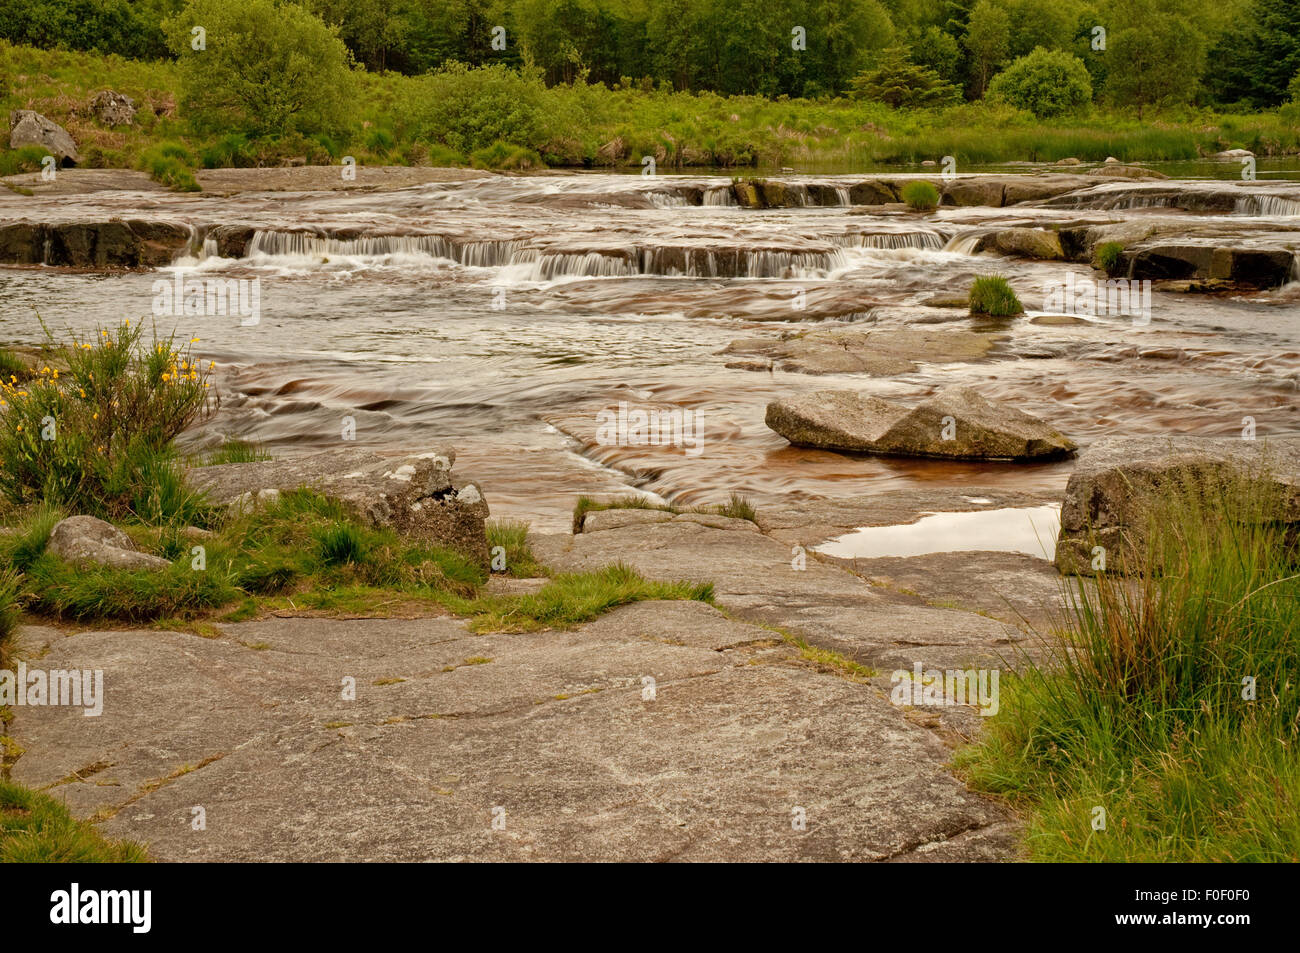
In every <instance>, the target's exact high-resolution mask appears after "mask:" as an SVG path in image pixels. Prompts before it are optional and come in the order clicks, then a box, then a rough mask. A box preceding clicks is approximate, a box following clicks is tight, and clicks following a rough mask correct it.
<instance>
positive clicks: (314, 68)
mask: <svg viewBox="0 0 1300 953" xmlns="http://www.w3.org/2000/svg"><path fill="white" fill-rule="evenodd" d="M196 24H198V25H201V26H202V27H203V29H204V30H205V31H206V35H205V43H206V48H205V49H202V50H194V49H193V48H192V46H191V39H192V36H191V32H190V30H191V28H192V27H194V26H195V25H196ZM163 31H164V32H165V33H166V35H167V40H168V44H169V45H170V47H171V49H172V52H173V53H175V54H176V55H177V57H178V58H179V60H180V69H181V83H182V91H183V92H182V99H181V105H182V107H183V108H184V109H185V112H186V115H187V117H188V118H189V120H190V122H191V124H192V125H194V126H195V128H197V129H202V130H208V129H212V130H218V129H219V130H223V131H226V132H232V131H233V132H243V133H246V134H250V135H253V136H259V135H268V134H275V135H286V134H291V133H295V132H297V133H307V134H312V133H316V132H328V131H331V130H334V129H337V128H340V127H341V126H342V125H343V122H344V119H345V116H346V110H347V109H348V103H349V101H350V94H351V90H352V77H351V74H350V72H349V66H350V64H351V55H350V54H349V53H348V51H347V48H346V47H345V46H344V45H343V41H342V40H340V39H339V37H338V33H337V32H336V31H335V30H333V29H331V28H330V27H327V26H326V25H325V24H324V23H323V22H321V20H320V19H319V18H318V17H316V16H314V15H313V14H312V13H310V12H309V11H308V10H307V9H305V8H304V7H301V6H298V5H297V4H292V3H285V4H279V3H275V2H273V0H190V3H189V4H188V5H187V6H186V7H185V8H184V9H183V10H181V11H180V12H179V13H177V14H176V15H175V16H173V17H171V18H169V19H168V20H165V21H164V22H163Z"/></svg>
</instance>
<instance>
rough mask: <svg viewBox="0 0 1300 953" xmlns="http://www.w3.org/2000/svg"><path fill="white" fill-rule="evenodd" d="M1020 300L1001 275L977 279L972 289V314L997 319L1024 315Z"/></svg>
mask: <svg viewBox="0 0 1300 953" xmlns="http://www.w3.org/2000/svg"><path fill="white" fill-rule="evenodd" d="M1024 310H1025V309H1024V308H1023V307H1022V306H1021V304H1020V299H1019V298H1017V297H1016V293H1015V292H1014V291H1012V290H1011V285H1010V284H1008V283H1007V279H1006V278H1003V277H1002V276H1001V275H985V276H983V277H981V278H976V279H975V283H974V284H973V285H971V289H970V313H971V314H987V315H990V316H991V317H995V318H1004V317H1009V316H1010V315H1013V314H1023V313H1024Z"/></svg>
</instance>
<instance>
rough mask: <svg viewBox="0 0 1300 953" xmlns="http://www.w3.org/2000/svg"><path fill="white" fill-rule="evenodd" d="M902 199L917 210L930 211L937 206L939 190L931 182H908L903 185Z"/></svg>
mask: <svg viewBox="0 0 1300 953" xmlns="http://www.w3.org/2000/svg"><path fill="white" fill-rule="evenodd" d="M902 195H903V201H904V202H906V203H907V207H908V208H910V209H914V210H916V211H918V212H930V211H933V210H934V209H936V208H938V207H939V190H938V189H937V188H935V187H934V184H933V183H931V182H923V181H916V182H908V183H907V184H906V185H905V186H903V192H902Z"/></svg>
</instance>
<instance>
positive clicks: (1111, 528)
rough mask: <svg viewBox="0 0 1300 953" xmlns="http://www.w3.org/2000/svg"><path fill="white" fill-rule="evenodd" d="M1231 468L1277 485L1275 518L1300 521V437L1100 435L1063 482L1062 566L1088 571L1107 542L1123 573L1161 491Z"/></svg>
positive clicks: (1220, 475) (1217, 478)
mask: <svg viewBox="0 0 1300 953" xmlns="http://www.w3.org/2000/svg"><path fill="white" fill-rule="evenodd" d="M1233 474H1238V475H1246V476H1247V477H1249V478H1252V479H1255V480H1259V481H1263V482H1267V483H1269V484H1271V485H1272V486H1273V487H1274V488H1275V489H1276V491H1277V493H1278V500H1279V505H1280V507H1281V511H1280V512H1278V513H1276V514H1273V515H1274V516H1275V518H1277V519H1279V520H1280V521H1283V522H1286V523H1291V524H1294V525H1296V526H1298V527H1300V438H1295V437H1290V438H1277V439H1273V440H1268V441H1264V440H1242V439H1240V438H1238V437H1184V436H1178V437H1164V438H1161V437H1105V438H1103V439H1101V440H1098V441H1097V442H1096V443H1094V444H1093V445H1092V446H1090V447H1089V448H1088V449H1087V450H1086V451H1085V452H1084V453H1083V454H1081V455H1080V456H1079V459H1078V462H1077V463H1076V465H1075V469H1074V473H1073V475H1071V477H1070V482H1069V484H1068V485H1067V486H1066V488H1065V500H1064V503H1063V504H1062V506H1061V531H1060V536H1059V538H1058V539H1057V543H1056V566H1057V568H1058V569H1060V570H1061V571H1062V572H1065V573H1077V574H1083V575H1090V574H1092V573H1093V572H1094V570H1093V568H1092V567H1093V562H1094V552H1093V550H1094V547H1102V548H1103V549H1104V550H1105V568H1106V570H1107V571H1109V572H1115V571H1118V572H1123V571H1125V568H1126V567H1127V566H1130V564H1131V563H1132V560H1133V559H1134V558H1135V556H1136V555H1138V554H1140V553H1141V552H1142V551H1143V547H1144V546H1145V532H1146V524H1147V521H1148V520H1149V519H1150V514H1151V508H1152V503H1153V500H1154V497H1155V495H1156V494H1158V493H1160V492H1161V491H1163V490H1165V489H1167V488H1169V487H1172V486H1177V485H1182V486H1184V487H1189V488H1195V487H1197V486H1201V487H1206V488H1209V487H1213V486H1215V485H1218V484H1221V483H1222V482H1223V481H1224V480H1226V479H1228V478H1230V477H1231V476H1232V475H1233ZM1097 568H1101V565H1100V563H1098V567H1097Z"/></svg>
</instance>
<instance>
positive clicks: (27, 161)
mask: <svg viewBox="0 0 1300 953" xmlns="http://www.w3.org/2000/svg"><path fill="white" fill-rule="evenodd" d="M47 155H49V151H48V150H46V149H43V148H42V147H40V146H23V147H22V148H21V149H5V150H3V151H0V175H18V174H19V173H20V172H39V171H40V169H41V162H43V161H44V159H45V157H46V156H47Z"/></svg>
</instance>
